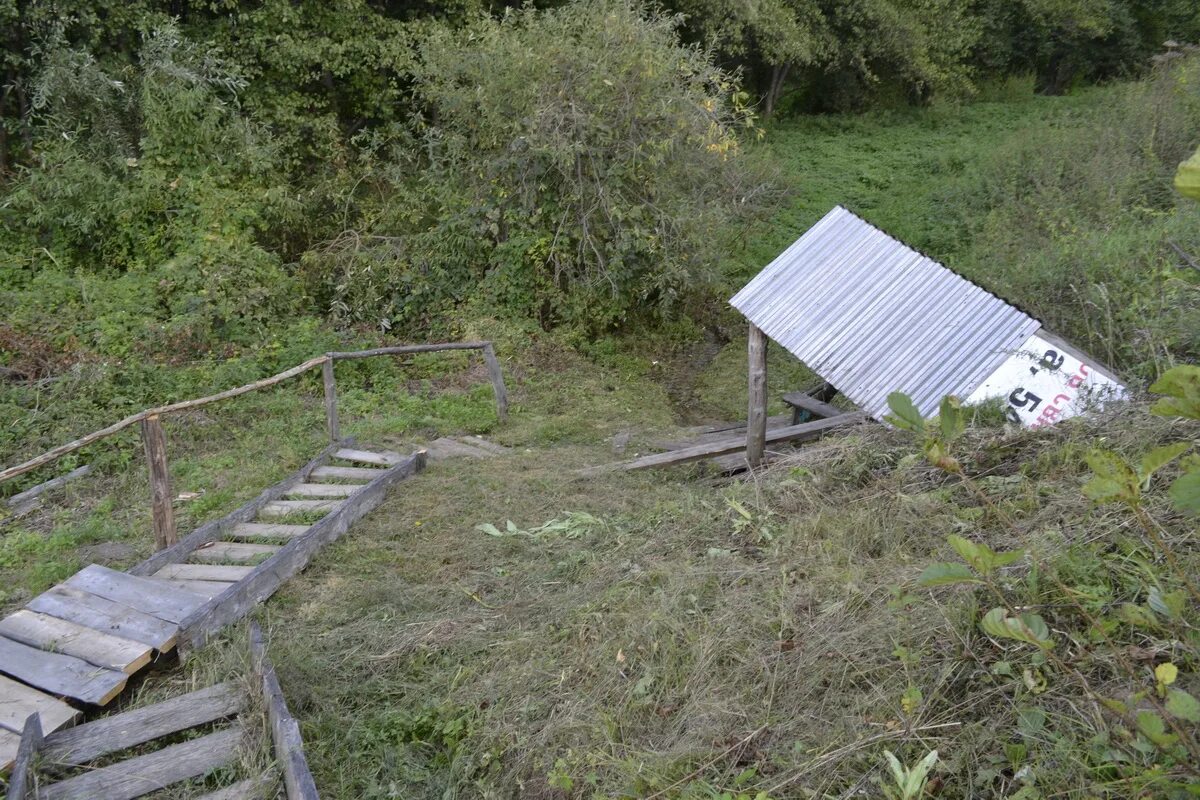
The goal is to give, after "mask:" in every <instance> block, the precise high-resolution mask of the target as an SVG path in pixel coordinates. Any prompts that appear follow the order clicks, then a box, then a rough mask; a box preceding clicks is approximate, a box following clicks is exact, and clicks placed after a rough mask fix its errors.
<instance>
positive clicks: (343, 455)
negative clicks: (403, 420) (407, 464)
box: [333, 447, 404, 467]
mask: <svg viewBox="0 0 1200 800" xmlns="http://www.w3.org/2000/svg"><path fill="white" fill-rule="evenodd" d="M333 457H334V458H340V459H341V460H342V461H357V462H358V463H359V464H373V465H374V466H377V467H394V466H396V465H397V464H399V463H400V462H401V461H403V460H404V456H402V455H400V454H399V453H373V452H371V451H370V450H354V449H351V448H349V447H343V448H341V449H340V450H335V451H334V453H333Z"/></svg>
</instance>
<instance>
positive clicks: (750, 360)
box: [746, 323, 767, 467]
mask: <svg viewBox="0 0 1200 800" xmlns="http://www.w3.org/2000/svg"><path fill="white" fill-rule="evenodd" d="M746 356H747V358H746V373H747V379H748V381H749V414H748V416H747V417H746V420H747V423H746V461H747V462H749V464H750V466H751V467H757V466H758V465H759V464H761V463H762V460H763V453H764V452H765V451H766V446H767V441H766V435H767V336H766V334H765V333H763V332H762V331H761V330H759V328H758V326H756V325H754V324H753V323H751V324H750V335H749V341H748V346H747V354H746Z"/></svg>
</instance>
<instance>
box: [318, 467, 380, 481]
mask: <svg viewBox="0 0 1200 800" xmlns="http://www.w3.org/2000/svg"><path fill="white" fill-rule="evenodd" d="M385 471H386V470H382V469H368V468H366V467H331V466H324V467H317V468H316V469H314V470H313V471H312V475H311V476H310V477H313V478H341V479H343V480H351V481H373V480H375V479H376V478H378V477H379V476H380V475H382V474H383V473H384V472H385Z"/></svg>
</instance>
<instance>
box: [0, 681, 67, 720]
mask: <svg viewBox="0 0 1200 800" xmlns="http://www.w3.org/2000/svg"><path fill="white" fill-rule="evenodd" d="M80 713H81V712H80V711H79V710H78V709H75V708H72V707H71V706H69V705H67V704H66V703H64V702H63V701H62V700H59V699H58V698H57V697H53V696H51V695H48V694H46V693H45V692H39V691H38V690H37V689H33V688H31V687H29V686H26V685H25V684H23V683H17V682H16V681H14V680H12V679H10V678H6V677H4V676H3V675H0V728H6V729H8V730H10V731H12V732H13V733H16V732H17V731H19V730H21V728H22V727H23V726H24V725H25V721H26V720H27V719H29V715H30V714H37V715H38V717H39V718H40V724H41V726H42V730H44V731H55V730H58V729H59V728H61V727H62V726H64V725H66V724H68V723H70V722H73V721H74V720H75V719H77V718H78V717H79V715H80Z"/></svg>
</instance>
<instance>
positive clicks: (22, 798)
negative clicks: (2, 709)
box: [6, 711, 42, 800]
mask: <svg viewBox="0 0 1200 800" xmlns="http://www.w3.org/2000/svg"><path fill="white" fill-rule="evenodd" d="M41 748H42V720H41V718H40V717H39V716H38V715H37V712H36V711H35V712H34V713H32V714H30V715H29V716H28V717H26V718H25V727H24V728H23V729H22V730H21V743H20V744H18V745H17V760H16V761H15V762H13V769H12V774H11V775H9V776H8V794H7V795H6V800H26V798H28V797H33V794H32V793H31V792H30V791H29V790H30V788H31V787H32V786H33V781H32V780H31V778H32V777H33V776H32V774H31V773H32V772H33V760H34V757H35V756H37V754H38V751H39V750H41Z"/></svg>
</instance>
